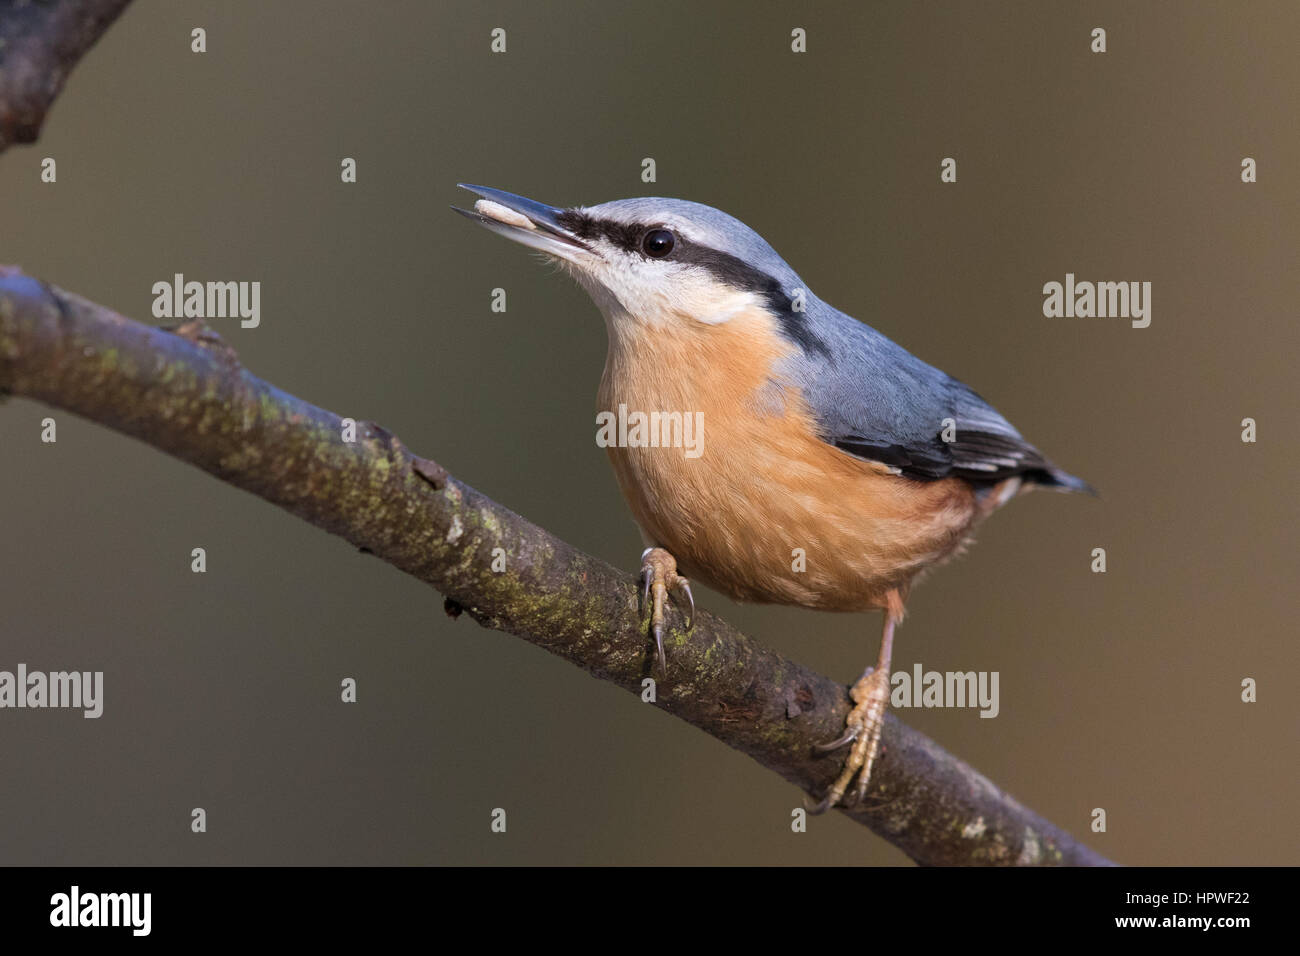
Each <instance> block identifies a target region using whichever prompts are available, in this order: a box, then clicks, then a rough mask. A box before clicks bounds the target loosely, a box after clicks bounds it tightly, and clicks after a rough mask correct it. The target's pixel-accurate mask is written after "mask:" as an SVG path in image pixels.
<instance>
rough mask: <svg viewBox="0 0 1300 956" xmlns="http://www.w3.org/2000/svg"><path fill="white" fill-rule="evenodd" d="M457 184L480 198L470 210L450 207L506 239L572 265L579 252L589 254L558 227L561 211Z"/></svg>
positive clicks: (526, 200) (502, 193) (584, 246)
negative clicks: (565, 260)
mask: <svg viewBox="0 0 1300 956" xmlns="http://www.w3.org/2000/svg"><path fill="white" fill-rule="evenodd" d="M456 185H458V186H460V188H461V189H468V190H469V191H470V192H472V193H477V194H478V195H479V196H481V197H482V198H481V199H479V200H478V201H477V202H475V203H474V208H473V210H469V209H461V208H460V207H459V206H452V207H451V208H452V209H454V210H456V212H458V213H460V214H461V215H462V216H467V217H468V218H470V219H474V220H477V221H478V222H479V223H481V224H482V225H484V226H486V227H487V228H488V229H491V230H492V231H493V232H496V233H500V234H501V235H503V236H505V237H506V238H507V239H513V240H514V241H515V242H519V243H522V244H523V245H525V246H529V247H531V248H533V249H537V250H538V251H540V252H544V253H546V254H547V255H551V256H556V257H557V258H560V259H568V260H569V261H571V262H572V261H577V256H578V254H580V253H588V254H590V253H591V252H592V250H591V247H590V246H588V245H587V244H586V243H585V242H583V241H582V240H581V239H579V238H578V237H577V236H576V235H574V234H573V232H571V231H570V230H569V229H567V228H565V227H564V226H563V225H561V220H560V217H561V215H562V214H563V213H564V210H563V209H560V208H557V207H555V206H548V205H546V204H545V203H540V202H535V201H534V200H532V199H525V198H524V197H523V196H516V195H515V194H514V193H508V192H504V191H502V190H500V189H488V188H487V187H486V186H471V185H469V184H468V183H457V184H456Z"/></svg>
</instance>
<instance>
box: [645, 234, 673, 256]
mask: <svg viewBox="0 0 1300 956" xmlns="http://www.w3.org/2000/svg"><path fill="white" fill-rule="evenodd" d="M675 245H677V237H676V236H674V235H673V234H672V233H671V232H669V231H668V230H667V229H651V230H650V231H649V232H647V233H646V234H645V235H644V236H643V237H642V238H641V249H642V251H643V252H645V254H646V255H647V256H649V257H650V258H651V259H662V258H663V257H664V256H666V255H668V253H670V252H672V251H673V246H675Z"/></svg>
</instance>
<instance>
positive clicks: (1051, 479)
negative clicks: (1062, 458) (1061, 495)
mask: <svg viewBox="0 0 1300 956" xmlns="http://www.w3.org/2000/svg"><path fill="white" fill-rule="evenodd" d="M1025 477H1026V478H1028V479H1029V480H1030V481H1032V482H1033V483H1034V484H1036V485H1040V486H1041V487H1044V488H1051V489H1052V490H1054V491H1077V492H1080V493H1082V494H1085V495H1092V496H1093V497H1094V498H1097V497H1100V495H1098V494H1097V489H1096V488H1094V487H1093V486H1092V485H1090V484H1088V483H1087V482H1086V481H1084V480H1083V479H1082V478H1076V477H1075V476H1074V475H1072V474H1070V473H1069V472H1067V471H1062V470H1061V469H1060V468H1057V467H1056V466H1055V465H1052V464H1049V465H1047V467H1046V468H1040V469H1038V470H1037V471H1033V472H1030V473H1029V474H1027V475H1026V476H1025Z"/></svg>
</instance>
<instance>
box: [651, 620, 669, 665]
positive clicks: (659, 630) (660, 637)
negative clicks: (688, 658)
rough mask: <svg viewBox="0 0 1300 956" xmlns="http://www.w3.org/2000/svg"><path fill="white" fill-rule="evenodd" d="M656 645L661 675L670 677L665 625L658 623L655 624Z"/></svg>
mask: <svg viewBox="0 0 1300 956" xmlns="http://www.w3.org/2000/svg"><path fill="white" fill-rule="evenodd" d="M654 634H655V647H656V648H657V649H658V651H659V676H660V677H663V678H667V677H668V658H667V656H666V655H665V654H664V626H663V625H662V624H656V625H655V626H654Z"/></svg>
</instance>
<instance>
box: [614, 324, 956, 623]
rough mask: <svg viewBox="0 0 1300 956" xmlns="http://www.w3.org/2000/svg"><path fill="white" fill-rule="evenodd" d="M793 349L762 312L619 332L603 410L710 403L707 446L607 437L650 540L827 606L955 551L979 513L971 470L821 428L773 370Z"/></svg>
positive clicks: (711, 570)
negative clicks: (866, 453)
mask: <svg viewBox="0 0 1300 956" xmlns="http://www.w3.org/2000/svg"><path fill="white" fill-rule="evenodd" d="M796 347H797V346H794V345H792V344H791V343H789V342H788V341H787V340H786V339H784V338H783V337H782V336H781V335H780V334H779V333H778V332H777V331H776V329H775V325H774V320H773V319H772V317H771V316H770V315H768V314H767V313H766V312H764V311H762V310H758V309H755V310H753V311H752V312H746V313H743V314H741V315H738V316H736V317H734V318H732V319H731V320H729V321H727V322H725V323H722V324H720V325H705V324H703V323H697V322H690V321H688V320H683V321H681V322H678V323H675V324H674V325H673V327H672V328H670V329H669V328H662V327H661V328H657V329H656V328H651V327H648V326H637V327H635V328H620V329H618V330H617V334H614V332H613V331H612V332H611V342H610V352H609V356H608V359H607V361H606V366H605V374H604V377H603V378H602V381H601V386H600V393H599V399H598V402H599V408H600V409H601V410H602V411H609V412H611V413H614V414H615V415H617V413H618V407H619V405H620V404H621V405H624V406H626V409H627V411H628V412H629V413H631V412H636V411H641V412H645V413H649V412H681V413H684V414H691V415H695V414H696V413H699V420H700V421H702V425H703V428H702V433H701V434H700V435H699V436H697V437H698V439H699V451H700V454H699V457H695V458H692V457H688V455H687V453H686V452H687V449H684V448H681V447H658V448H651V447H636V448H629V447H611V448H609V455H610V459H611V461H612V463H613V466H614V472H615V475H616V476H617V478H618V483H619V486H620V487H621V489H622V491H623V494H624V496H625V497H626V498H627V500H628V503H629V505H630V506H631V508H632V513H633V516H634V517H635V519H636V521H637V523H638V524H639V525H640V527H641V529H642V531H643V533H644V534H645V537H646V538H647V542H648V543H650V544H656V545H659V546H662V547H664V548H666V549H667V550H668V551H669V552H671V553H672V554H673V556H674V557H675V558H676V559H677V561H678V565H679V567H680V568H681V570H682V573H684V574H686V575H687V576H688V577H692V578H696V579H698V580H700V581H701V582H703V583H705V584H707V585H709V586H710V587H713V588H715V589H717V590H719V591H722V592H723V593H725V594H729V595H731V596H732V597H734V598H737V599H739V600H743V601H759V602H774V603H781V604H797V605H802V606H804V607H812V608H822V609H826V610H839V611H855V610H866V609H869V608H877V607H883V606H884V602H885V594H886V593H887V592H888V591H889V590H890V589H891V588H894V587H899V586H905V585H906V583H907V582H908V581H910V580H911V578H912V577H913V576H915V575H916V574H917V572H919V571H921V570H922V569H924V568H925V567H927V566H928V565H931V564H933V563H935V562H936V561H939V560H941V559H942V558H944V557H946V556H947V555H949V554H951V553H952V552H953V551H954V550H955V549H957V548H958V547H959V546H960V544H961V542H962V541H963V539H964V538H965V536H966V534H967V532H968V531H969V529H970V527H971V525H972V524H973V523H974V521H975V520H976V518H977V514H978V512H979V511H980V510H981V509H979V507H978V505H977V503H976V501H975V498H974V495H973V493H972V491H971V488H970V486H969V485H967V484H966V483H965V482H964V481H961V480H960V479H955V478H953V479H943V480H940V481H932V482H921V481H914V480H912V479H908V478H903V477H899V476H896V475H891V474H889V473H888V471H887V470H885V469H884V468H883V466H878V465H875V464H872V463H870V462H866V461H862V460H861V459H858V458H855V457H854V456H852V455H849V454H848V453H846V452H842V451H840V450H839V449H837V448H835V447H834V446H832V445H829V444H827V443H825V442H823V441H821V440H820V439H819V438H817V436H816V431H815V428H814V425H813V419H812V416H811V414H810V412H809V411H808V407H807V404H806V403H805V401H804V399H803V396H802V395H801V394H800V393H799V391H798V389H796V388H794V387H793V386H792V385H789V384H788V383H787V384H785V385H784V387H778V386H776V385H774V384H773V383H772V381H771V377H772V375H773V374H774V367H775V366H776V364H777V363H778V362H779V361H780V360H781V358H782V357H783V356H785V355H787V354H788V353H789V351H790V350H791V349H793V348H796Z"/></svg>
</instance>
